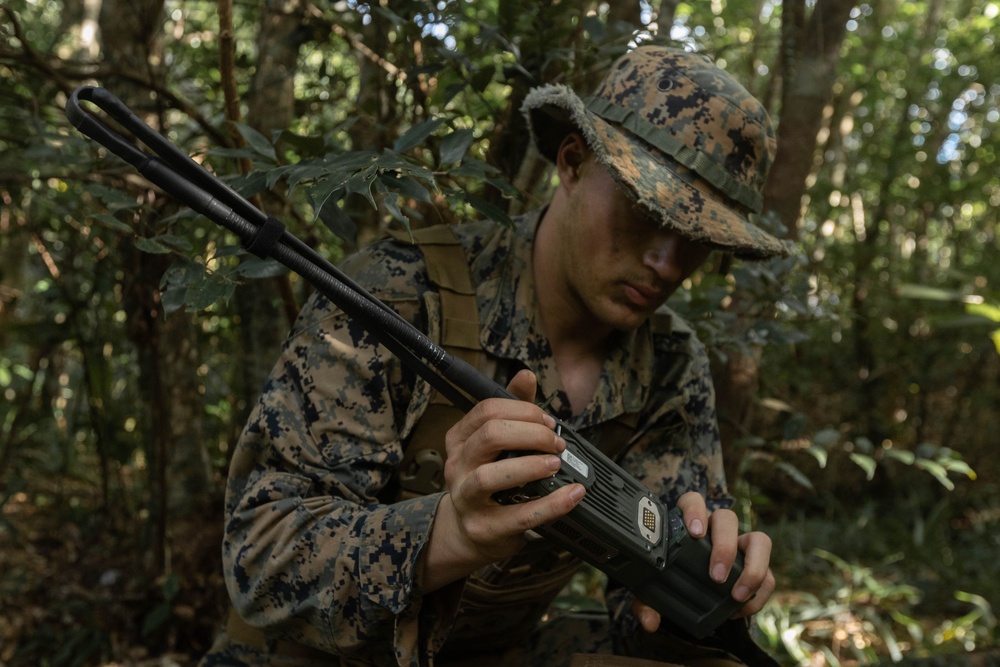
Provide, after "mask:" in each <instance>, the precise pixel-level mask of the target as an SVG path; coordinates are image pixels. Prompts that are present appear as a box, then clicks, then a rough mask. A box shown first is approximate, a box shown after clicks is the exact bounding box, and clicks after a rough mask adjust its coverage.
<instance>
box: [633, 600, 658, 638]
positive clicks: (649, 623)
mask: <svg viewBox="0 0 1000 667" xmlns="http://www.w3.org/2000/svg"><path fill="white" fill-rule="evenodd" d="M632 613H633V614H635V617H636V618H637V619H639V624H640V625H642V629H643V630H645V631H646V632H656V631H657V630H658V629H659V627H660V612H658V611H656V610H655V609H653V608H652V607H650V606H649V605H647V604H646V603H645V602H643V601H642V600H640V599H639V598H632Z"/></svg>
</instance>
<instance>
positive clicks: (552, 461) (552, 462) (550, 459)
mask: <svg viewBox="0 0 1000 667" xmlns="http://www.w3.org/2000/svg"><path fill="white" fill-rule="evenodd" d="M560 465H562V460H561V459H560V458H559V457H558V456H546V457H545V467H546V468H548V469H549V470H551V471H552V472H555V471H556V470H559V466H560Z"/></svg>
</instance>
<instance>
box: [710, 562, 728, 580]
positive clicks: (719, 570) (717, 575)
mask: <svg viewBox="0 0 1000 667" xmlns="http://www.w3.org/2000/svg"><path fill="white" fill-rule="evenodd" d="M712 579H713V580H714V581H717V582H719V583H720V584H721V583H722V582H723V581H725V580H726V566H725V565H723V564H722V563H716V564H715V565H713V566H712Z"/></svg>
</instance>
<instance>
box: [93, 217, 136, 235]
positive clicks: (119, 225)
mask: <svg viewBox="0 0 1000 667" xmlns="http://www.w3.org/2000/svg"><path fill="white" fill-rule="evenodd" d="M91 217H92V218H94V220H97V221H98V222H100V223H101V224H102V225H104V226H105V227H110V228H111V229H114V230H115V231H118V232H124V233H125V234H131V233H132V232H133V230H132V226H131V225H128V224H126V223H124V222H122V221H121V220H119V219H118V218H116V217H115V216H113V215H111V214H110V213H98V214H97V215H93V216H91Z"/></svg>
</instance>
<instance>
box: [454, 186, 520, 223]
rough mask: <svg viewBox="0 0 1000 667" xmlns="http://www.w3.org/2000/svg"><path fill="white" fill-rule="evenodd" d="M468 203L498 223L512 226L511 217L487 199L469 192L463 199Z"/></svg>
mask: <svg viewBox="0 0 1000 667" xmlns="http://www.w3.org/2000/svg"><path fill="white" fill-rule="evenodd" d="M463 198H464V199H465V201H466V202H467V203H469V204H470V205H471V206H472V207H473V208H474V209H476V210H477V211H479V212H480V213H482V214H483V215H485V216H486V217H488V218H490V219H491V220H495V221H497V222H500V223H503V224H505V225H510V224H512V223H511V220H510V217H508V215H507V214H506V213H505V212H504V211H503V210H502V209H501V208H499V207H497V206H494V205H493V204H491V203H489V202H488V201H486V200H485V199H482V198H481V197H477V196H476V195H471V194H469V193H468V192H466V193H465V196H464V197H463Z"/></svg>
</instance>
